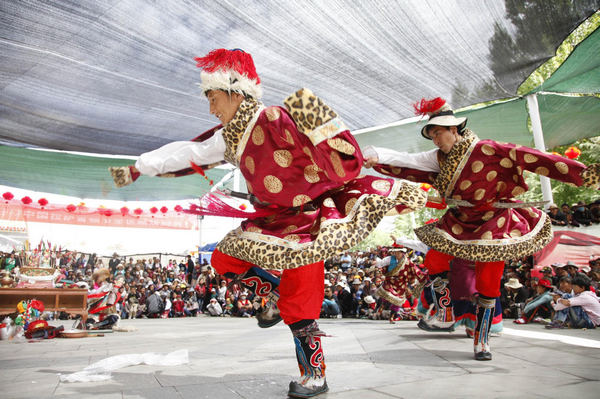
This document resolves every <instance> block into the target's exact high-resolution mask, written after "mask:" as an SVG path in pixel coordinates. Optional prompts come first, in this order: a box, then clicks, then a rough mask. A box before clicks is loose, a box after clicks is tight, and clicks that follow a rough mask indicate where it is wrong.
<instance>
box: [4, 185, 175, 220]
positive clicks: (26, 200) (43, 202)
mask: <svg viewBox="0 0 600 399" xmlns="http://www.w3.org/2000/svg"><path fill="white" fill-rule="evenodd" d="M2 198H3V199H4V200H5V202H6V203H7V204H8V203H9V202H14V201H20V202H21V203H22V204H24V205H31V204H33V199H32V198H31V197H29V196H27V195H26V196H24V197H22V198H21V199H20V200H16V199H15V196H14V194H13V193H11V192H10V191H7V192H5V193H3V194H2ZM13 200H14V201H13ZM36 202H37V204H38V205H39V206H40V208H42V209H44V208H45V207H46V206H48V205H49V204H50V202H49V201H48V200H47V199H46V198H43V197H42V198H40V199H38V200H37V201H36ZM53 209H57V210H58V209H66V210H67V212H70V213H74V212H81V213H87V214H89V213H98V214H100V215H104V216H107V217H110V216H112V215H116V214H119V213H120V214H121V216H127V215H129V212H130V210H129V208H128V207H126V206H123V207H121V208H120V209H119V210H118V211H116V210H114V209H109V208H106V207H105V206H104V205H100V206H99V207H98V208H97V209H96V210H91V209H88V208H86V207H85V204H84V203H83V202H81V203H79V204H78V205H75V204H68V205H66V206H65V207H64V208H62V207H60V206H54V207H53ZM159 210H160V212H161V213H162V214H163V215H166V214H167V213H168V212H169V208H168V207H167V206H161V207H160V208H157V207H156V206H153V207H151V208H150V209H149V212H150V213H152V214H153V215H154V214H156V213H158V211H159ZM183 210H184V208H183V207H182V206H181V205H175V206H174V207H173V211H175V212H176V213H177V214H180V213H181V212H183ZM133 213H134V214H135V215H136V216H141V215H142V214H143V213H144V210H143V209H142V208H136V209H134V210H133ZM153 217H154V216H153Z"/></svg>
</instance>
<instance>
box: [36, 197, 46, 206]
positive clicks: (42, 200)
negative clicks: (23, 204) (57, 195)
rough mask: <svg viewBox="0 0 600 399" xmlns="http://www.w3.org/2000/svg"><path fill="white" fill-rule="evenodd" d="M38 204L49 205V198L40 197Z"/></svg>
mask: <svg viewBox="0 0 600 399" xmlns="http://www.w3.org/2000/svg"><path fill="white" fill-rule="evenodd" d="M38 204H40V205H41V206H46V205H48V200H47V199H46V198H40V199H39V200H38Z"/></svg>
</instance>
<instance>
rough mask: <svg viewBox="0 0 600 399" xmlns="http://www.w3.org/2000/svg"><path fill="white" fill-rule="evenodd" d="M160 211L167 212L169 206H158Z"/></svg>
mask: <svg viewBox="0 0 600 399" xmlns="http://www.w3.org/2000/svg"><path fill="white" fill-rule="evenodd" d="M160 211H161V212H162V213H167V212H168V211H169V208H167V207H166V206H161V207H160Z"/></svg>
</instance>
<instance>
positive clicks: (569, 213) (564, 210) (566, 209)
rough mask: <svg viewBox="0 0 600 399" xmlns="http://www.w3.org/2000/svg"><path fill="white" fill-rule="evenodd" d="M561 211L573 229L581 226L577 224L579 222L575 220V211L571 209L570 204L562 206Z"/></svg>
mask: <svg viewBox="0 0 600 399" xmlns="http://www.w3.org/2000/svg"><path fill="white" fill-rule="evenodd" d="M560 210H561V211H562V213H563V214H564V215H565V217H566V218H567V221H568V222H569V226H573V227H579V226H580V224H579V223H577V221H576V220H575V219H574V218H573V211H572V210H571V207H570V206H569V204H562V205H561V206H560Z"/></svg>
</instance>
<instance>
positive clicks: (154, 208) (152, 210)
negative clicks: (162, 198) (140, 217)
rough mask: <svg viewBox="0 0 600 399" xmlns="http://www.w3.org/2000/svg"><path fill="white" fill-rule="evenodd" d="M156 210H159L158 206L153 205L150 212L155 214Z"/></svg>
mask: <svg viewBox="0 0 600 399" xmlns="http://www.w3.org/2000/svg"><path fill="white" fill-rule="evenodd" d="M156 212H158V208H157V207H155V206H153V207H152V208H150V213H153V214H154V213H156Z"/></svg>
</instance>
